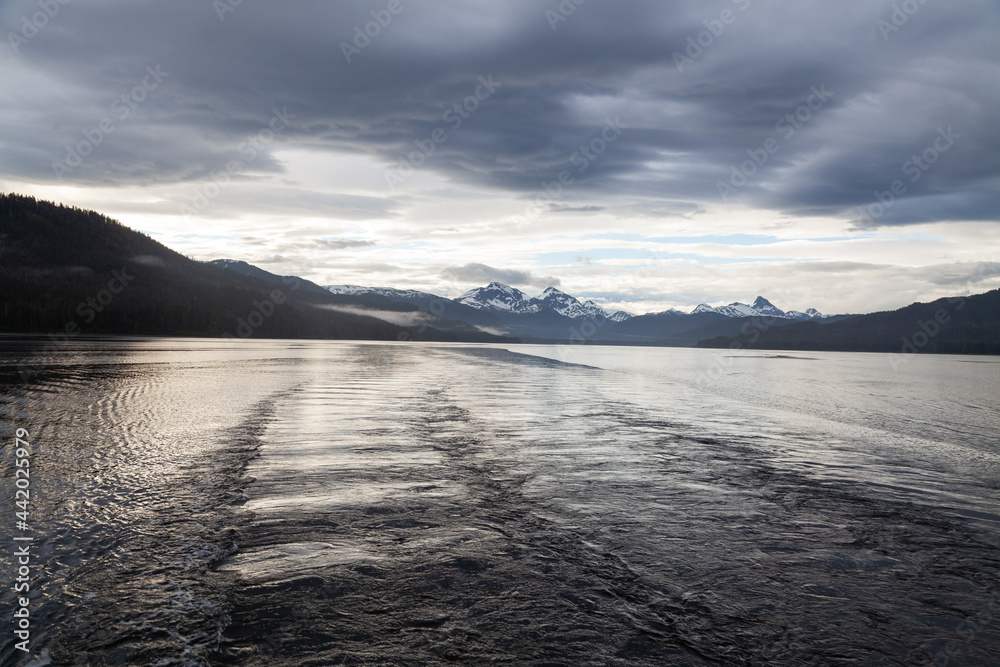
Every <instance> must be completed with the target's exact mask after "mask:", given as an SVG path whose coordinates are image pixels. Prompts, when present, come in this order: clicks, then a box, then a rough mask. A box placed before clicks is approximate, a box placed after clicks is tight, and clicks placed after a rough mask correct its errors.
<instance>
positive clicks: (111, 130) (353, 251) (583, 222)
mask: <svg viewBox="0 0 1000 667" xmlns="http://www.w3.org/2000/svg"><path fill="white" fill-rule="evenodd" d="M0 28H2V31H3V35H4V40H3V42H4V43H3V44H2V45H0V191H3V192H18V193H22V194H30V195H34V196H37V197H41V198H44V199H48V200H53V201H56V202H60V203H64V204H67V205H74V206H79V207H83V208H90V209H94V210H98V211H100V212H102V213H105V214H107V215H110V216H112V217H114V218H116V219H118V220H120V221H121V222H122V223H124V224H126V225H128V226H130V227H132V228H134V229H138V230H141V231H143V232H145V233H147V234H149V235H150V236H152V237H153V238H155V239H156V240H158V241H160V242H162V243H164V244H166V245H167V246H170V247H171V248H173V249H175V250H177V251H179V252H182V253H184V254H185V255H188V256H189V257H193V258H195V259H198V260H211V259H217V258H233V259H242V260H245V261H248V262H250V263H252V264H255V265H257V266H260V267H261V268H264V269H266V270H269V271H272V272H275V273H279V274H282V275H290V274H294V275H300V276H303V277H305V278H308V279H310V280H313V281H315V282H317V283H319V284H323V285H330V284H356V285H370V286H392V287H399V288H407V289H420V290H425V291H430V292H434V293H437V294H441V295H445V296H457V295H459V294H461V293H463V292H465V291H467V290H468V289H471V288H473V287H476V286H481V285H484V284H486V283H487V282H490V281H492V280H499V281H501V282H505V283H508V284H512V285H514V286H516V287H519V288H520V289H522V290H524V291H525V292H527V293H529V294H532V295H534V294H537V293H540V292H541V291H542V290H543V289H544V288H545V287H547V286H555V287H558V288H560V289H562V290H563V291H566V292H568V293H570V294H573V295H574V296H577V297H580V298H592V299H594V300H595V301H597V302H599V303H602V304H605V305H607V306H608V307H613V308H622V309H625V310H628V311H631V312H633V313H642V312H654V311H660V310H665V309H667V308H680V309H684V310H689V309H691V308H693V307H694V306H696V305H697V304H699V303H710V304H713V305H719V304H723V303H729V302H732V301H737V300H739V301H743V302H750V301H752V300H753V298H754V297H755V296H756V295H758V294H762V295H764V296H766V297H767V298H769V299H770V300H771V301H772V302H774V303H775V305H777V306H779V307H781V308H784V309H786V310H788V309H797V310H805V309H806V308H809V307H814V308H817V309H819V310H820V311H822V312H824V313H845V312H850V313H861V312H872V311H877V310H886V309H893V308H898V307H901V306H904V305H907V304H909V303H911V302H913V301H927V300H932V299H935V298H939V297H942V296H950V295H956V294H970V293H980V292H984V291H987V290H989V289H994V288H996V287H1000V123H998V119H1000V1H998V0H948V1H947V2H946V1H945V0H905V1H901V0H893V1H892V2H886V1H879V0H837V1H836V2H833V1H829V2H817V1H811V0H794V1H792V0H788V1H781V0H770V1H766V0H717V1H706V2H692V1H680V2H645V1H641V2H640V1H637V2H622V1H616V2H611V1H605V2H602V1H600V0H561V1H560V0H506V1H505V2H495V1H494V2H487V1H485V0H482V1H481V0H464V1H459V0H375V1H373V2H368V1H357V2H315V1H311V0H302V1H298V2H295V3H263V2H259V1H255V0H197V1H189V0H172V1H171V2H169V3H168V2H158V3H154V2H151V1H148V0H147V1H138V0H128V1H127V2H126V1H124V0H88V1H87V2H84V1H83V0H32V1H30V2H29V1H23V2H22V1H4V0H0Z"/></svg>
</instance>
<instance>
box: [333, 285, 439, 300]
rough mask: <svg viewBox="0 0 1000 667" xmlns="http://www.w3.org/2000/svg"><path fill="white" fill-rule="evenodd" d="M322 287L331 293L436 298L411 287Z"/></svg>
mask: <svg viewBox="0 0 1000 667" xmlns="http://www.w3.org/2000/svg"><path fill="white" fill-rule="evenodd" d="M323 289H325V290H327V291H328V292H330V293H331V294H351V295H355V294H378V295H381V296H384V297H388V298H390V299H397V300H401V299H416V298H421V297H430V298H436V297H435V296H434V295H433V294H429V293H427V292H420V291H418V290H412V289H395V288H393V287H362V286H361V285H324V286H323Z"/></svg>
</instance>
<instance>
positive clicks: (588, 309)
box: [458, 282, 632, 322]
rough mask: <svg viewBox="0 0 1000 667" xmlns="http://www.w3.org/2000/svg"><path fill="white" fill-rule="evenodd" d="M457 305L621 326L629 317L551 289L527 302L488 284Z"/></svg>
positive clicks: (504, 287) (502, 287)
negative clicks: (607, 322)
mask: <svg viewBox="0 0 1000 667" xmlns="http://www.w3.org/2000/svg"><path fill="white" fill-rule="evenodd" d="M458 302H459V303H462V304H465V305H466V306H471V307H472V308H477V309H480V310H490V311H494V312H503V313H542V312H546V311H554V312H556V313H558V314H560V315H562V316H564V317H569V318H572V319H575V320H576V319H597V320H611V321H612V322H624V321H625V320H627V319H629V318H630V317H632V315H630V314H629V313H626V312H624V311H621V310H618V311H615V312H613V313H609V312H608V311H606V310H604V309H603V308H601V307H600V306H598V305H597V304H596V303H594V302H593V301H589V300H588V301H585V302H583V303H580V301H579V300H578V299H576V298H575V297H572V296H570V295H569V294H566V293H565V292H563V291H562V290H558V289H556V288H555V287H548V288H546V289H545V291H544V292H542V293H541V294H540V295H539V296H537V297H534V298H528V297H527V295H526V294H525V293H524V292H522V291H521V290H519V289H517V288H515V287H510V286H509V285H504V284H503V283H498V282H492V283H490V284H489V285H487V286H486V287H477V288H476V289H473V290H470V291H468V292H466V293H465V294H463V295H462V296H461V297H460V298H459V299H458Z"/></svg>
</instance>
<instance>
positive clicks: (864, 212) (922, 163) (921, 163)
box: [853, 125, 962, 225]
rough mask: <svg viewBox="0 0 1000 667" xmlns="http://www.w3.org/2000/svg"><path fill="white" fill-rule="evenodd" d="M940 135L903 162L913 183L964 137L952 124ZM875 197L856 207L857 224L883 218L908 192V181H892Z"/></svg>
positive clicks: (939, 133) (904, 173)
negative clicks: (866, 204) (866, 203)
mask: <svg viewBox="0 0 1000 667" xmlns="http://www.w3.org/2000/svg"><path fill="white" fill-rule="evenodd" d="M937 132H938V136H937V137H936V138H935V139H934V141H933V142H932V143H931V144H930V145H929V146H928V147H927V148H925V149H924V150H923V151H921V152H920V153H919V154H915V155H913V156H912V157H911V158H910V159H909V160H907V161H906V162H904V163H903V166H902V172H903V175H904V176H909V177H910V182H911V183H916V182H917V181H919V180H920V177H921V176H923V175H924V173H925V172H926V171H927V170H928V169H930V168H931V167H932V166H933V165H934V163H935V162H937V161H938V159H939V158H940V157H941V156H942V155H943V154H944V153H947V152H948V151H949V150H951V147H952V146H954V145H955V142H956V141H958V140H959V139H961V138H962V135H961V134H956V133H955V132H953V131H952V129H951V125H949V126H948V129H943V128H940V127H939V128H938V131H937ZM873 194H874V195H875V199H877V200H878V201H876V202H872V203H871V204H869V205H868V206H862V207H859V208H857V209H856V214H855V216H854V218H853V220H854V221H855V224H858V225H861V224H866V225H873V224H874V223H875V221H876V220H878V219H879V218H881V217H882V216H883V215H885V214H886V212H887V211H888V210H889V209H890V208H892V207H893V205H894V204H895V203H896V200H897V199H899V198H901V197H903V196H904V195H905V194H906V183H905V182H904V181H903V180H902V179H899V178H897V179H896V180H894V181H893V182H892V183H890V184H889V189H887V190H882V191H879V190H876V191H875V192H874V193H873Z"/></svg>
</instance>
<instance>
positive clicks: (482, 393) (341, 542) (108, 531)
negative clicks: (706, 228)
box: [0, 337, 1000, 665]
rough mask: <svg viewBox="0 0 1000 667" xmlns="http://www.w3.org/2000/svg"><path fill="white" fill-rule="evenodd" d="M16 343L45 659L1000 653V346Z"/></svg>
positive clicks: (16, 414) (776, 661)
mask: <svg viewBox="0 0 1000 667" xmlns="http://www.w3.org/2000/svg"><path fill="white" fill-rule="evenodd" d="M0 350H2V352H0V383H2V390H0V394H2V398H0V436H2V438H3V460H2V464H0V465H2V470H3V483H4V485H5V486H4V494H3V495H4V497H5V498H8V500H5V501H4V506H3V509H4V511H5V512H7V514H8V516H7V517H6V518H4V519H3V521H4V525H7V526H14V521H15V519H14V513H15V511H17V509H16V508H15V507H14V504H13V496H14V472H13V470H14V468H13V462H14V460H15V453H14V433H15V430H16V429H17V428H24V429H26V430H27V431H28V432H29V433H30V436H29V440H30V442H31V455H30V461H31V463H30V466H31V467H30V470H31V484H32V486H31V501H30V515H29V521H28V522H27V523H28V528H27V529H26V530H23V531H19V530H16V529H14V528H10V529H5V531H4V532H5V534H7V535H9V536H10V537H14V536H21V537H25V536H30V537H31V538H32V541H31V545H32V549H31V566H30V567H31V575H30V578H31V585H32V590H33V593H32V598H31V607H30V610H31V633H32V634H31V648H32V651H33V653H34V654H35V656H36V660H35V662H34V664H35V665H42V664H48V663H49V662H50V661H51V664H54V665H55V664H65V665H74V664H95V665H100V664H109V665H111V664H150V665H204V664H218V665H223V664H225V665H331V664H400V665H402V664H435V663H446V662H455V663H459V664H536V665H581V664H584V665H636V664H638V665H665V664H669V665H710V664H711V665H716V664H725V665H765V664H767V665H827V664H845V665H846V664H851V665H859V664H865V665H900V664H906V665H914V664H917V665H919V664H926V665H943V664H949V665H987V664H1000V435H998V434H1000V359H997V358H989V357H959V356H926V357H918V358H914V359H910V360H908V361H906V362H905V363H902V364H899V363H898V362H897V364H896V365H897V367H896V368H895V369H894V368H893V366H892V364H891V363H890V362H889V360H888V359H887V357H886V356H885V355H877V354H847V353H818V352H809V353H798V352H796V353H780V354H779V353H773V354H772V353H765V352H746V351H743V352H731V351H719V350H693V349H671V348H633V347H596V346H594V347H591V346H533V345H518V346H496V345H462V344H452V345H447V344H430V343H428V344H382V343H379V344H376V343H355V342H310V341H244V343H243V344H239V345H231V344H226V343H224V342H221V341H212V340H178V339H149V340H135V339H133V340H127V339H121V340H117V339H103V340H91V341H87V340H75V341H71V342H69V343H67V344H63V345H59V346H52V345H46V344H44V343H43V342H42V341H40V340H30V339H22V338H13V337H6V338H0ZM14 544H23V542H18V543H15V542H13V541H12V540H11V539H7V540H6V541H5V546H4V548H3V556H2V558H0V568H3V576H4V577H5V578H6V581H10V580H11V579H12V578H13V576H14V574H15V572H16V567H17V566H16V564H15V562H14V557H13V556H12V554H13V552H14V549H15V546H12V545H14ZM0 598H2V603H3V605H4V609H12V608H13V603H14V594H13V592H12V588H11V586H10V585H5V587H4V589H3V591H2V594H0ZM12 628H13V626H12V625H11V626H8V630H4V631H3V632H4V635H3V637H2V641H0V646H2V652H0V662H2V664H4V665H8V664H11V665H13V664H27V663H28V661H29V660H30V659H31V656H26V655H25V654H23V653H22V652H20V651H18V650H16V649H15V642H16V641H17V639H16V638H15V637H14V635H13V630H12ZM43 651H44V653H43Z"/></svg>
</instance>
